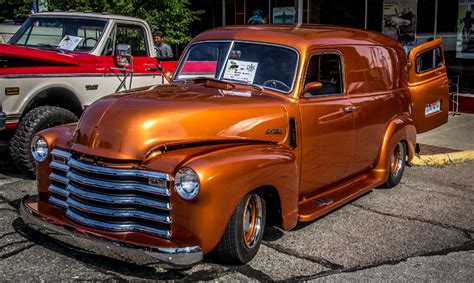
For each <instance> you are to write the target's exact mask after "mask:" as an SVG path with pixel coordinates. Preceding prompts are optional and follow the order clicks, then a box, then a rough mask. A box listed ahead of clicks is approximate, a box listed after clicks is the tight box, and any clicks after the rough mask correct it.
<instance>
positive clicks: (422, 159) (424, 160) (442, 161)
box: [411, 150, 474, 166]
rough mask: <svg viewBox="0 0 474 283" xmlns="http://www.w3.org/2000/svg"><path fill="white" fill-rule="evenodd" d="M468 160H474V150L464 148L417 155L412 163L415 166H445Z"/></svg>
mask: <svg viewBox="0 0 474 283" xmlns="http://www.w3.org/2000/svg"><path fill="white" fill-rule="evenodd" d="M467 160H474V150H464V151H458V152H451V153H440V154H432V155H416V156H415V157H414V158H413V160H412V162H411V164H413V165H414V166H445V165H449V164H452V163H459V162H464V161H467Z"/></svg>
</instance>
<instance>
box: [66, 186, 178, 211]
mask: <svg viewBox="0 0 474 283" xmlns="http://www.w3.org/2000/svg"><path fill="white" fill-rule="evenodd" d="M66 190H67V191H68V192H69V193H70V194H73V195H76V196H78V197H80V198H84V199H88V200H93V201H98V202H103V203H106V204H132V205H142V206H147V207H151V208H159V209H164V210H169V209H170V207H169V204H168V203H165V202H162V201H156V200H151V199H146V198H142V197H136V196H133V197H119V196H112V195H104V194H98V193H93V192H90V191H86V190H83V189H80V188H78V187H76V186H74V185H72V184H69V185H68V186H67V187H66Z"/></svg>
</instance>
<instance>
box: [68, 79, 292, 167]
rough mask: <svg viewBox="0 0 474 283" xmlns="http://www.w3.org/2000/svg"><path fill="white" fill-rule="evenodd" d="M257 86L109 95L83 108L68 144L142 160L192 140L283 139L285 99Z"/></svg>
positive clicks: (178, 87)
mask: <svg viewBox="0 0 474 283" xmlns="http://www.w3.org/2000/svg"><path fill="white" fill-rule="evenodd" d="M261 92H262V91H261V90H256V89H253V88H244V89H233V90H223V89H220V88H216V87H209V86H207V85H206V84H205V83H179V84H172V85H160V86H152V87H147V88H141V89H136V90H133V91H129V92H127V93H122V94H117V95H112V96H108V97H106V98H103V99H101V100H99V101H97V102H95V103H93V104H92V105H91V106H89V107H88V108H87V109H86V111H85V112H84V114H83V116H82V117H81V120H80V121H79V124H78V127H77V131H76V133H75V138H74V141H73V144H72V149H73V150H76V151H79V152H82V153H85V154H89V155H94V156H101V157H105V158H112V159H122V160H143V159H144V158H145V157H146V156H147V155H148V154H150V153H152V152H155V151H157V150H161V151H163V149H165V150H166V149H171V148H181V147H183V146H192V144H200V145H202V144H203V143H204V144H206V143H226V142H269V143H278V142H282V141H284V140H285V138H286V137H287V133H288V129H287V128H288V117H287V113H286V110H285V107H284V106H283V102H284V99H283V98H279V97H277V96H274V95H269V94H264V93H261Z"/></svg>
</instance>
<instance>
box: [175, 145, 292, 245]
mask: <svg viewBox="0 0 474 283" xmlns="http://www.w3.org/2000/svg"><path fill="white" fill-rule="evenodd" d="M182 166H186V167H189V168H192V169H193V170H194V171H195V172H196V173H197V174H198V175H199V178H200V181H201V191H200V193H199V195H198V196H197V198H196V199H194V200H192V201H185V200H183V199H181V198H180V197H179V196H178V195H177V193H175V192H173V194H172V197H171V198H172V205H173V212H172V218H173V228H172V233H173V235H175V236H176V237H180V238H181V237H185V235H188V236H189V237H191V238H192V239H189V240H191V241H197V243H196V244H198V245H199V246H200V247H201V248H202V250H203V252H205V253H206V252H209V251H211V250H212V249H213V248H214V247H215V246H216V245H217V244H218V242H219V240H220V239H221V237H222V234H223V233H224V230H225V228H226V226H227V223H228V221H229V219H230V217H231V215H232V212H233V211H234V209H235V207H236V206H237V204H238V203H239V202H240V200H241V199H242V198H243V197H244V196H245V195H246V194H247V193H249V192H251V191H252V190H254V189H256V188H259V187H263V186H272V187H274V188H275V189H276V191H277V192H278V194H279V198H280V200H281V201H280V202H281V203H280V205H281V216H282V224H283V228H284V229H291V228H293V227H294V226H295V225H296V223H297V207H298V206H297V204H298V180H299V178H298V166H297V162H296V157H295V155H294V154H293V152H292V151H291V150H290V149H288V148H287V147H284V146H281V145H269V144H254V145H237V146H234V147H231V148H226V149H222V150H218V151H213V152H209V153H207V154H204V155H201V156H197V157H194V158H192V159H190V160H189V161H187V162H185V163H184V164H182ZM176 169H179V168H176ZM173 237H174V236H173ZM180 240H182V241H186V242H188V240H187V239H185V238H181V239H180Z"/></svg>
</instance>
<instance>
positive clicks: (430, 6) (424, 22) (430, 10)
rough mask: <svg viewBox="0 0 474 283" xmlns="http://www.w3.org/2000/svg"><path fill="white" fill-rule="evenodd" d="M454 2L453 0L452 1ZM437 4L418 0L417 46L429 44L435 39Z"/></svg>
mask: <svg viewBox="0 0 474 283" xmlns="http://www.w3.org/2000/svg"><path fill="white" fill-rule="evenodd" d="M451 2H452V0H451ZM435 4H436V1H433V0H418V11H420V12H419V13H418V14H417V21H416V45H420V44H422V43H425V42H427V41H428V40H429V39H432V38H433V37H434V31H435V30H434V29H435V26H434V23H435V9H436V7H435Z"/></svg>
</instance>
